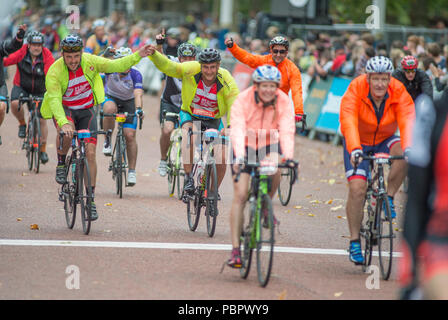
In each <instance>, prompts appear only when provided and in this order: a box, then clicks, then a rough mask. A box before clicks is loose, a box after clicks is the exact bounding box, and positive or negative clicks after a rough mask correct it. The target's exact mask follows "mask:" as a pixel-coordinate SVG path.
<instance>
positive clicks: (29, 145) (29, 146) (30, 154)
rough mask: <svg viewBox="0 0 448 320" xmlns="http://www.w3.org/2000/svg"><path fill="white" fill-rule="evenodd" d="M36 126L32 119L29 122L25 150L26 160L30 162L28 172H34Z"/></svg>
mask: <svg viewBox="0 0 448 320" xmlns="http://www.w3.org/2000/svg"><path fill="white" fill-rule="evenodd" d="M33 126H34V124H33V121H31V119H30V120H29V121H28V127H27V133H26V137H25V142H24V144H25V150H26V158H27V160H28V170H29V171H31V170H33V165H34V151H33V133H34V128H33Z"/></svg>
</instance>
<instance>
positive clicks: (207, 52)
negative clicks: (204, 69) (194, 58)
mask: <svg viewBox="0 0 448 320" xmlns="http://www.w3.org/2000/svg"><path fill="white" fill-rule="evenodd" d="M198 61H199V63H212V62H220V61H221V54H220V53H219V51H218V50H216V49H212V48H205V49H204V50H202V51H201V52H199V55H198Z"/></svg>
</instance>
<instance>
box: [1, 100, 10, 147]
mask: <svg viewBox="0 0 448 320" xmlns="http://www.w3.org/2000/svg"><path fill="white" fill-rule="evenodd" d="M0 102H5V103H6V113H9V97H8V96H0ZM1 145H2V137H1V136H0V146H1Z"/></svg>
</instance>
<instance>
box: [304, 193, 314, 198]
mask: <svg viewBox="0 0 448 320" xmlns="http://www.w3.org/2000/svg"><path fill="white" fill-rule="evenodd" d="M312 196H313V195H312V194H308V195H306V196H305V198H308V199H309V198H311V197H312Z"/></svg>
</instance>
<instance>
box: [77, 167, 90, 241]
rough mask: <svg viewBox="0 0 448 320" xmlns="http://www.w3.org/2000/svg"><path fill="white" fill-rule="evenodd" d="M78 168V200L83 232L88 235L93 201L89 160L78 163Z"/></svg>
mask: <svg viewBox="0 0 448 320" xmlns="http://www.w3.org/2000/svg"><path fill="white" fill-rule="evenodd" d="M76 167H77V168H76V170H77V177H78V178H77V179H78V181H77V183H78V199H79V203H80V204H81V222H82V231H83V232H84V234H86V235H87V234H89V232H90V225H91V221H90V212H91V211H90V210H91V203H92V200H93V197H92V184H91V182H90V170H89V164H88V163H87V159H83V160H82V161H80V162H78V163H76Z"/></svg>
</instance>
